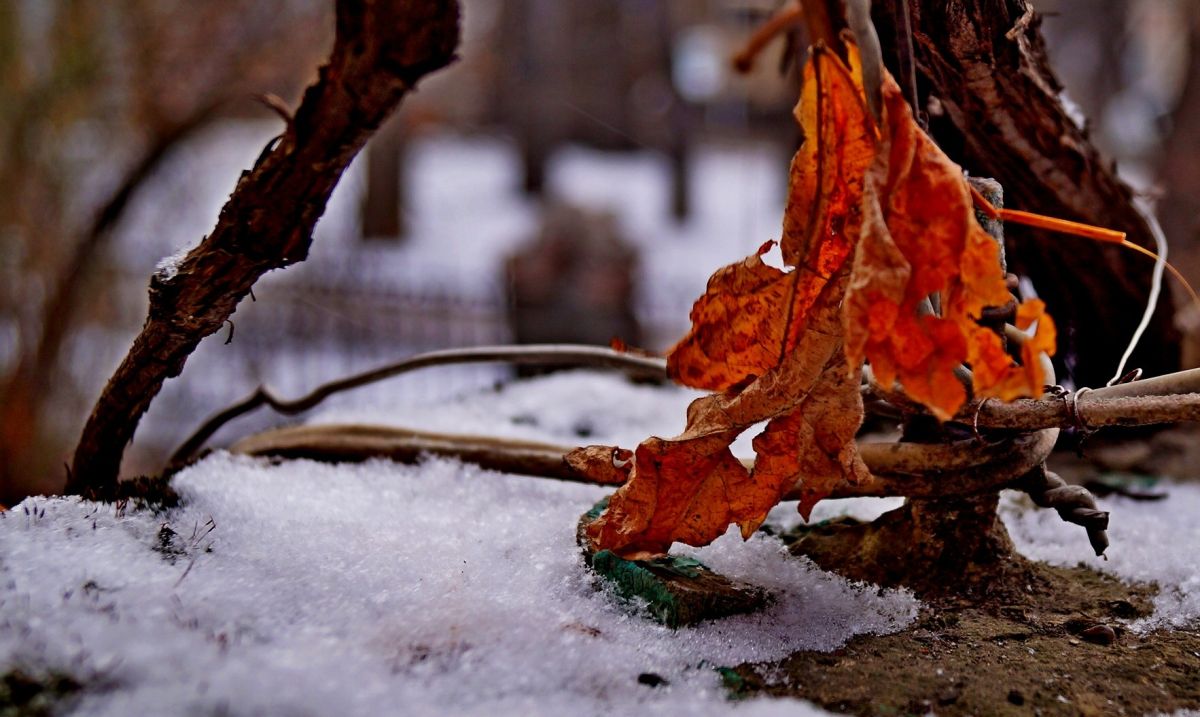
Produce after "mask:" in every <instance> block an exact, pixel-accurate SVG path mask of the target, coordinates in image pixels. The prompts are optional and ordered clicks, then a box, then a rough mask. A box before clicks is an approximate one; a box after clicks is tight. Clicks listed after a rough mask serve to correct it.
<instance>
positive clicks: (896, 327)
mask: <svg viewBox="0 0 1200 717" xmlns="http://www.w3.org/2000/svg"><path fill="white" fill-rule="evenodd" d="M883 100H884V127H883V130H882V132H881V137H880V140H879V148H878V154H877V155H876V158H875V161H874V163H873V164H872V166H871V168H870V171H869V172H868V173H867V186H866V188H865V191H864V203H863V212H864V220H863V222H864V229H863V233H862V239H861V242H860V244H859V246H858V251H857V253H856V255H855V259H854V271H853V274H852V277H851V281H850V289H849V291H848V294H847V297H846V311H845V326H846V354H847V358H848V359H849V361H850V363H851V365H857V364H858V363H861V361H862V360H863V359H864V358H866V360H867V361H869V362H870V364H871V368H872V370H873V371H874V373H875V377H876V379H877V380H878V381H879V382H880V384H882V385H884V386H885V387H888V388H890V387H891V386H892V383H893V382H894V381H898V382H899V383H900V385H901V386H902V387H903V389H904V392H905V393H906V394H907V395H908V396H909V397H910V398H912V399H914V400H916V401H918V402H920V403H922V404H924V405H925V406H926V407H928V408H929V409H930V410H931V411H933V413H934V414H935V415H936V416H938V417H939V418H942V419H948V418H950V417H951V416H953V415H954V413H955V412H956V411H957V410H958V409H959V408H960V407H961V406H962V405H963V403H965V402H966V400H967V390H966V388H965V387H964V386H963V385H962V384H961V383H960V382H959V380H958V379H957V378H956V377H955V375H954V370H955V368H956V367H957V366H959V365H960V364H962V363H964V362H968V363H970V365H971V368H972V371H973V379H972V381H973V386H972V388H973V390H974V392H975V394H976V395H977V396H981V397H982V396H997V397H1000V398H1005V399H1010V398H1015V397H1017V396H1031V395H1037V394H1038V393H1039V392H1040V391H1041V388H1042V381H1043V376H1042V368H1041V364H1040V363H1039V361H1038V360H1036V353H1037V352H1038V351H1042V350H1046V351H1047V352H1050V353H1052V352H1053V345H1054V342H1053V335H1054V327H1053V323H1052V322H1051V320H1050V317H1049V316H1047V315H1046V314H1045V313H1044V311H1042V310H1041V309H1040V308H1035V307H1034V306H1033V305H1032V304H1030V305H1023V306H1022V307H1021V309H1020V310H1021V311H1023V312H1024V315H1026V316H1033V315H1036V317H1037V318H1038V319H1039V320H1038V336H1039V337H1040V338H1039V340H1038V341H1037V342H1036V343H1035V345H1034V348H1033V349H1032V353H1031V354H1029V355H1027V356H1025V357H1024V361H1023V363H1022V364H1021V365H1014V364H1013V362H1012V360H1011V359H1010V358H1009V356H1008V354H1007V352H1006V351H1005V350H1004V348H1003V344H1002V343H1001V340H1000V338H999V337H998V336H997V335H996V334H995V333H993V332H992V331H991V330H990V329H987V328H985V327H982V326H980V325H979V324H978V322H977V320H978V318H979V317H980V316H981V314H982V312H983V309H984V308H985V307H987V306H1000V305H1003V304H1005V303H1007V302H1008V301H1009V299H1010V296H1009V294H1008V290H1007V289H1006V287H1005V284H1004V275H1003V271H1002V269H1001V268H1000V261H999V252H1000V247H999V245H998V244H997V243H996V241H995V240H994V239H993V238H992V237H991V236H989V235H988V234H987V233H986V232H985V231H984V230H983V229H982V227H980V226H979V223H978V222H977V221H976V219H975V215H974V211H973V204H972V200H971V195H970V190H969V188H968V186H967V182H966V178H965V177H964V175H963V173H962V169H961V168H960V167H959V166H958V165H956V164H954V162H952V161H951V160H950V158H949V157H947V156H946V155H945V154H944V153H943V152H942V151H941V149H939V148H938V147H937V145H935V144H934V143H933V141H932V140H931V139H930V138H929V136H928V135H926V134H925V132H924V131H922V130H921V128H920V127H919V126H917V123H916V122H915V121H914V119H913V116H912V111H911V110H910V109H909V107H908V105H907V103H906V102H905V101H904V98H903V96H902V94H901V91H900V88H899V87H898V86H897V85H896V83H895V81H894V80H892V78H891V77H886V78H885V79H884V83H883ZM931 295H936V296H937V297H938V298H939V303H940V305H941V309H942V312H941V316H936V315H933V314H932V313H931V312H930V311H923V310H922V308H923V307H924V306H926V305H927V300H928V297H930V296H931ZM1030 321H1032V319H1030ZM1047 336H1049V337H1050V340H1049V341H1048V342H1047V341H1046V340H1045V337H1047Z"/></svg>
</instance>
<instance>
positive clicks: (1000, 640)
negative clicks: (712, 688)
mask: <svg viewBox="0 0 1200 717" xmlns="http://www.w3.org/2000/svg"><path fill="white" fill-rule="evenodd" d="M1025 567H1026V571H1025V572H1026V575H1027V576H1028V582H1027V584H1026V586H1025V588H1024V590H1022V591H1013V590H1003V591H999V592H998V594H997V595H996V596H989V597H986V598H985V599H983V600H982V601H971V602H967V601H956V600H954V599H950V598H943V599H935V600H934V601H932V602H929V603H927V606H926V607H925V608H924V609H923V610H922V613H921V615H920V617H919V618H918V620H917V621H916V622H915V623H914V624H913V625H912V626H911V627H909V628H908V629H906V630H904V631H902V632H899V633H895V634H892V635H886V636H882V637H880V636H874V635H862V636H859V637H857V638H855V639H853V640H851V641H850V642H849V643H848V644H847V645H845V646H844V647H842V648H841V649H838V650H835V651H833V652H798V653H795V654H794V655H792V656H791V657H788V658H786V659H784V660H782V661H780V662H774V663H757V664H745V665H741V666H738V667H736V668H734V669H733V670H726V671H725V673H724V674H725V678H726V682H727V684H728V685H729V687H730V688H731V689H732V690H733V691H734V692H735V693H736V694H737V695H739V696H751V695H756V694H769V695H775V696H784V695H787V696H794V697H800V698H803V699H806V700H810V701H812V702H815V703H816V704H818V705H821V706H823V707H824V708H826V709H829V710H833V711H836V712H845V713H849V714H858V715H907V714H912V715H925V714H929V713H930V712H933V713H935V714H937V715H1126V714H1128V715H1143V714H1148V713H1154V712H1171V711H1174V710H1178V709H1181V708H1200V630H1196V629H1191V630H1173V631H1159V632H1154V633H1150V634H1146V635H1138V634H1135V633H1132V632H1130V631H1128V630H1127V629H1126V628H1125V624H1126V623H1127V622H1128V621H1129V620H1131V619H1134V618H1137V617H1142V616H1146V615H1149V614H1150V612H1151V605H1150V598H1152V597H1153V595H1154V592H1155V589H1154V588H1153V587H1151V586H1145V585H1135V586H1127V585H1124V584H1122V583H1121V582H1119V581H1117V580H1116V579H1114V578H1111V577H1107V576H1104V575H1101V574H1099V573H1096V572H1094V571H1092V570H1088V569H1085V568H1070V569H1065V568H1053V567H1049V566H1046V565H1042V564H1037V563H1027V564H1026V566H1025Z"/></svg>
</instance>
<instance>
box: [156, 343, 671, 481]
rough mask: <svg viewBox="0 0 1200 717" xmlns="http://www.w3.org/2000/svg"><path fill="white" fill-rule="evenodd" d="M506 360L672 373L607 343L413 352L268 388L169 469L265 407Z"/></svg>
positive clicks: (218, 417) (207, 427) (301, 404)
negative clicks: (358, 369)
mask: <svg viewBox="0 0 1200 717" xmlns="http://www.w3.org/2000/svg"><path fill="white" fill-rule="evenodd" d="M493 361H503V362H505V363H511V364H516V365H519V366H589V367H601V368H614V369H619V370H621V371H624V372H625V373H626V374H628V375H629V376H631V377H634V378H648V379H663V378H666V376H667V363H666V361H665V360H664V359H661V358H655V357H652V356H640V355H637V354H631V353H625V352H621V351H614V350H612V349H610V348H606V347H603V346H586V345H580V344H528V345H524V346H475V347H471V348H462V349H445V350H442V351H430V352H428V353H423V354H418V355H416V356H410V357H409V358H406V359H404V360H402V361H398V362H396V363H392V364H388V365H386V366H380V367H379V368H375V369H371V370H370V371H364V372H362V373H358V374H354V375H352V376H347V377H345V378H341V379H338V380H336V381H330V382H329V383H326V384H322V385H320V386H318V387H317V388H315V389H313V390H312V391H311V392H309V393H307V394H305V395H303V396H301V397H299V398H295V399H291V400H288V399H286V398H277V397H276V396H275V395H274V394H273V393H271V390H270V389H269V388H267V387H266V386H259V387H258V389H256V390H255V391H254V393H252V394H250V395H249V396H247V397H246V398H244V399H242V400H241V401H239V402H237V403H235V404H233V405H232V406H230V407H229V408H226V409H225V410H223V411H220V412H219V413H216V414H215V415H213V416H212V417H211V418H209V419H208V420H207V421H205V422H204V425H202V426H201V427H200V428H199V429H197V430H196V432H195V433H193V434H192V435H191V436H190V437H189V438H188V439H187V440H186V441H184V442H183V444H182V445H180V446H179V448H177V449H175V452H174V453H173V454H171V460H170V461H169V462H168V470H169V469H171V468H177V467H179V466H182V465H183V464H184V463H186V462H187V461H188V459H190V458H191V457H192V456H193V455H195V454H196V452H197V451H198V450H200V448H202V447H203V446H204V444H205V443H206V442H207V441H208V439H209V438H212V436H213V434H214V433H216V432H217V431H218V430H219V429H220V428H221V427H222V426H224V425H225V424H226V423H229V422H230V421H232V420H233V419H235V418H237V417H238V416H243V415H245V414H247V413H249V412H251V411H253V410H255V409H256V408H258V407H260V406H264V405H265V406H270V407H271V408H273V409H274V410H276V411H278V412H279V413H282V414H284V415H288V416H292V415H295V414H297V413H303V412H304V411H307V410H309V409H311V408H315V407H316V406H317V405H318V404H320V403H321V402H322V401H324V400H325V399H327V398H329V397H330V396H332V395H334V394H336V393H341V392H343V391H349V390H351V389H355V388H361V387H362V386H366V385H368V384H372V383H376V382H378V381H383V380H384V379H388V378H392V377H394V376H399V375H400V374H404V373H408V372H410V371H416V370H417V369H422V368H428V367H430V366H450V365H454V364H464V363H487V362H493Z"/></svg>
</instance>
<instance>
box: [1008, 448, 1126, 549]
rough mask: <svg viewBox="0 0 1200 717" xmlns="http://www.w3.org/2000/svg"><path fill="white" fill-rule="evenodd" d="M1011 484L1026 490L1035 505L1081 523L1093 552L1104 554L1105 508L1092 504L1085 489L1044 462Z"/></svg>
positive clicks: (1106, 541) (1092, 499) (1106, 545)
mask: <svg viewBox="0 0 1200 717" xmlns="http://www.w3.org/2000/svg"><path fill="white" fill-rule="evenodd" d="M1013 487H1014V488H1016V489H1017V490H1020V491H1023V492H1025V493H1028V494H1029V497H1030V498H1031V499H1032V500H1033V503H1034V505H1036V506H1038V507H1039V508H1053V509H1054V510H1055V511H1057V512H1058V517H1060V518H1062V519H1063V520H1065V521H1066V522H1068V523H1074V524H1075V525H1079V526H1082V527H1083V528H1084V530H1086V531H1087V536H1088V541H1089V542H1090V543H1091V544H1092V549H1093V550H1095V551H1096V555H1104V551H1105V550H1107V549H1108V533H1107V532H1106V531H1107V530H1108V511H1104V510H1100V509H1099V508H1097V507H1096V498H1095V496H1093V495H1092V494H1091V492H1090V491H1088V489H1087V488H1084V487H1083V486H1078V485H1068V484H1067V482H1066V481H1065V480H1063V479H1062V478H1061V477H1059V475H1058V474H1057V473H1052V472H1050V471H1048V470H1046V464H1044V463H1043V464H1041V465H1038V466H1037V467H1036V468H1034V469H1033V470H1031V471H1029V472H1028V473H1026V474H1025V475H1024V476H1023V477H1022V478H1021V479H1020V480H1019V481H1017V482H1016V483H1015V484H1014V485H1013Z"/></svg>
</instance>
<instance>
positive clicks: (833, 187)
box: [588, 51, 874, 557]
mask: <svg viewBox="0 0 1200 717" xmlns="http://www.w3.org/2000/svg"><path fill="white" fill-rule="evenodd" d="M853 72H854V70H851V69H850V68H847V67H845V66H844V65H842V64H841V62H840V61H839V60H838V59H837V58H836V57H834V56H833V55H832V54H831V53H829V52H825V51H817V52H815V53H814V56H813V58H812V59H811V60H810V62H809V64H808V66H807V68H806V76H805V91H804V92H803V94H802V96H801V100H800V105H799V107H798V108H797V117H798V119H799V121H800V122H801V125H802V126H803V128H804V131H805V136H806V137H807V139H806V141H805V143H804V145H803V147H802V148H801V149H800V151H799V152H798V153H797V155H796V158H795V160H794V161H793V163H792V171H791V179H790V186H789V198H788V209H787V213H786V215H785V219H784V232H783V239H782V241H781V249H782V250H783V256H784V262H785V264H787V265H788V266H789V267H791V270H790V271H784V270H780V269H776V268H774V267H770V266H768V265H766V264H765V263H763V261H762V258H761V257H762V254H763V253H765V251H766V250H767V249H769V248H770V245H769V244H768V245H764V246H763V247H762V248H761V249H760V250H759V252H758V253H756V254H755V255H753V256H751V257H749V258H747V259H746V260H745V261H742V262H739V263H737V264H733V265H730V266H727V267H725V268H723V269H721V270H719V271H717V272H716V273H715V274H714V275H713V277H712V279H711V280H710V281H709V285H708V289H707V291H706V292H705V294H704V296H702V297H701V298H700V299H699V300H698V301H697V302H696V305H695V307H694V308H693V310H692V330H691V332H690V333H689V334H688V336H687V337H685V338H684V339H683V340H682V341H681V342H680V343H679V344H678V345H677V346H676V347H675V348H674V349H672V351H671V352H670V354H669V355H668V364H667V365H668V372H669V374H670V375H671V377H672V378H673V379H675V380H676V381H678V382H680V383H683V384H686V385H689V386H695V387H700V388H707V389H710V390H718V391H721V393H718V394H714V395H710V396H706V397H704V398H700V399H697V400H696V401H694V402H693V403H692V405H691V406H690V407H689V409H688V422H687V427H686V429H685V430H684V432H683V433H682V434H680V435H679V436H677V437H675V438H672V439H663V438H657V437H655V438H650V439H648V440H646V441H644V442H642V444H641V445H639V446H638V448H637V450H636V451H635V453H634V461H633V470H632V472H631V474H630V478H629V481H628V482H627V483H626V484H625V485H624V486H623V487H622V488H621V489H620V490H618V491H617V493H616V494H615V495H614V496H613V498H612V499H611V500H610V501H609V508H608V510H607V511H606V512H605V513H604V514H603V515H602V516H601V517H600V518H599V519H597V520H596V521H595V522H593V523H592V524H591V525H590V526H589V528H588V534H589V536H590V538H591V539H592V540H593V541H594V542H595V544H596V545H597V547H600V548H607V549H610V550H614V551H616V552H618V553H620V554H622V555H626V556H630V557H641V556H646V555H652V554H657V553H662V552H665V551H666V550H667V548H668V547H670V545H671V543H672V542H675V541H682V542H685V543H688V544H690V545H705V544H707V543H709V542H711V541H712V540H714V539H715V538H717V537H718V536H720V535H722V534H723V533H724V532H725V530H726V528H727V527H728V526H729V525H730V524H735V523H736V524H737V525H738V527H739V528H740V529H741V532H742V535H743V537H749V535H750V534H751V533H753V532H754V531H755V530H756V529H757V528H758V527H759V525H761V524H762V521H763V520H764V519H765V517H766V515H767V512H768V511H770V509H771V508H772V507H773V506H774V505H776V504H777V503H778V502H779V500H780V499H781V498H782V496H783V495H784V494H785V493H787V492H788V491H789V490H790V489H792V488H793V487H794V486H795V485H796V482H797V479H802V480H803V485H802V490H803V493H804V496H805V497H804V499H803V500H802V501H801V510H802V511H803V512H804V513H805V515H806V516H807V514H808V511H809V510H811V508H812V505H813V504H815V503H816V501H818V500H820V498H821V497H823V496H825V495H827V494H828V493H829V491H830V490H832V488H833V487H835V486H837V485H839V484H841V483H842V482H844V481H847V480H860V479H862V478H865V477H866V476H867V475H868V474H867V470H866V467H865V466H864V465H863V463H862V461H861V459H860V458H859V457H858V453H857V450H856V448H855V445H854V434H855V432H856V431H857V429H858V426H859V424H860V423H861V422H862V400H861V398H860V397H859V392H858V384H859V374H858V372H857V371H853V372H847V371H846V359H845V356H844V354H843V352H842V323H841V305H842V300H843V297H844V295H845V290H846V279H847V277H848V272H849V259H850V256H851V253H852V251H853V249H854V245H855V242H856V239H857V235H858V232H859V226H860V219H859V217H860V206H861V201H862V197H861V192H862V186H863V175H864V173H865V171H866V168H867V166H868V164H869V163H870V161H871V158H872V156H873V152H874V149H873V148H874V136H873V132H874V130H873V128H872V125H871V123H870V120H869V118H868V116H867V114H866V112H865V109H864V106H863V100H862V96H861V90H860V89H859V84H860V83H861V80H856V79H855V77H854V76H853ZM761 421H768V423H767V427H766V429H765V430H764V431H763V432H762V434H760V435H759V436H757V437H756V438H755V440H754V448H755V452H756V454H757V456H758V459H757V461H756V463H755V465H754V468H753V469H747V468H746V467H745V466H744V465H743V464H742V463H741V461H739V460H738V459H736V458H735V457H734V456H733V454H732V452H730V450H729V446H730V444H731V443H732V442H733V440H734V439H735V438H737V436H738V435H739V434H740V433H741V432H743V431H745V430H746V429H747V428H749V427H750V426H752V425H754V424H755V423H759V422H761Z"/></svg>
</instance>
